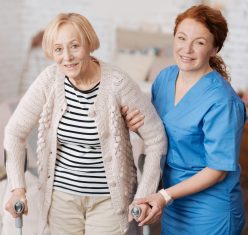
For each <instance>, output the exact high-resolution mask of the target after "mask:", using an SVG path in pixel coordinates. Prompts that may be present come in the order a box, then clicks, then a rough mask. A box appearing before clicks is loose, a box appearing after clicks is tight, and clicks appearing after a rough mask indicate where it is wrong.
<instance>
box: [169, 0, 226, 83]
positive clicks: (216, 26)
mask: <svg viewBox="0 0 248 235" xmlns="http://www.w3.org/2000/svg"><path fill="white" fill-rule="evenodd" d="M186 18H190V19H193V20H195V21H197V22H199V23H202V24H203V25H204V26H205V27H206V28H207V29H208V30H209V32H210V33H211V34H212V35H213V36H214V45H213V46H214V47H215V48H217V51H218V52H219V51H220V50H221V48H222V47H223V44H224V41H225V39H226V37H227V33H228V26H227V21H226V19H225V18H224V16H223V15H222V14H221V12H220V10H217V9H214V8H211V7H209V6H206V5H203V4H201V5H197V6H192V7H190V8H189V9H187V10H186V11H184V12H183V13H181V14H179V15H178V16H177V18H176V21H175V27H174V36H175V34H176V32H177V28H178V26H179V24H180V23H181V22H182V21H183V20H184V19H186ZM209 65H210V66H211V67H212V68H213V69H215V70H216V71H217V72H219V73H220V74H221V75H222V76H223V77H224V79H226V80H230V77H229V73H228V71H227V68H226V65H225V63H224V61H223V60H222V58H221V57H220V56H218V55H216V56H214V57H211V58H210V60H209Z"/></svg>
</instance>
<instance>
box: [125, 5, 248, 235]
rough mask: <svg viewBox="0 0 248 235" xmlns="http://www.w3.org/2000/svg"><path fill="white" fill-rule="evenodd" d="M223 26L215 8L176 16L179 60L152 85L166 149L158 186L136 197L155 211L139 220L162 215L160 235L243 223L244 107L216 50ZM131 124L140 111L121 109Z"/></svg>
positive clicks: (237, 228) (222, 233)
mask: <svg viewBox="0 0 248 235" xmlns="http://www.w3.org/2000/svg"><path fill="white" fill-rule="evenodd" d="M227 32H228V27H227V22H226V20H225V18H224V17H223V16H222V14H221V12H220V11H219V10H216V9H213V8H210V7H208V6H205V5H198V6H193V7H191V8H189V9H188V10H186V11H185V12H183V13H181V14H180V15H178V16H177V18H176V21H175V28H174V45H173V48H174V49H173V50H174V58H175V61H176V65H174V66H171V67H168V68H165V69H164V70H162V71H161V72H160V73H159V75H158V76H157V78H156V80H155V82H154V83H153V86H152V101H153V104H154V106H155V108H156V110H157V112H158V114H159V116H160V118H161V119H162V121H163V124H164V128H165V129H166V132H167V135H168V139H169V149H168V153H167V156H166V159H164V165H163V189H161V190H160V191H159V192H158V193H156V194H152V195H150V196H148V197H146V198H143V199H139V200H137V201H136V203H137V204H142V203H147V204H149V205H150V206H151V208H152V210H151V212H150V213H149V215H148V216H147V217H146V218H145V219H144V220H140V221H139V225H140V226H142V225H145V224H150V223H153V222H155V221H156V220H158V219H159V218H160V216H161V215H163V217H162V234H163V235H178V234H181V235H189V234H190V235H210V234H211V235H227V234H229V235H230V234H232V235H238V234H241V231H242V228H243V226H244V209H243V208H244V206H243V199H242V195H241V190H240V184H239V178H240V167H239V164H238V162H239V149H240V141H241V136H242V131H243V127H244V124H245V119H246V114H245V106H244V104H243V102H242V101H241V100H240V98H239V97H238V96H237V95H236V93H235V92H234V90H233V89H232V87H231V85H230V83H229V76H228V73H227V70H226V66H225V64H224V62H223V60H222V59H221V57H219V56H218V55H217V53H218V52H219V51H220V50H221V48H222V46H223V43H224V41H225V39H226V36H227ZM123 113H125V115H126V116H125V117H126V122H127V125H128V126H129V128H130V129H132V130H136V131H138V129H139V127H140V126H142V125H143V122H144V121H145V118H144V117H143V116H142V113H141V114H139V113H137V111H132V112H130V113H128V112H127V107H124V108H123Z"/></svg>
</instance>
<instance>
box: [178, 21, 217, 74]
mask: <svg viewBox="0 0 248 235" xmlns="http://www.w3.org/2000/svg"><path fill="white" fill-rule="evenodd" d="M213 42H214V37H213V35H212V34H211V33H210V32H209V30H208V29H207V28H206V27H205V26H204V25H203V24H201V23H199V22H197V21H195V20H194V19H190V18H186V19H184V20H183V21H182V22H181V23H180V24H179V25H178V28H177V31H176V34H175V37H174V45H173V54H174V58H175V60H176V63H177V65H178V66H179V68H180V70H181V71H184V72H200V73H201V72H203V73H204V72H205V71H207V70H209V68H210V66H209V59H210V57H211V56H214V55H215V54H216V51H217V49H216V48H214V46H213Z"/></svg>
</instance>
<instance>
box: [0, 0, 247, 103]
mask: <svg viewBox="0 0 248 235" xmlns="http://www.w3.org/2000/svg"><path fill="white" fill-rule="evenodd" d="M199 2H201V1H197V0H188V1H184V0H167V1H164V0H153V1H144V0H125V1H122V0H73V1H72V0H53V1H52V0H42V1H38V0H22V1H21V0H8V1H3V0H0V5H1V8H0V34H1V35H0V84H1V86H0V100H4V99H7V98H10V97H12V96H15V95H17V93H18V87H19V84H20V77H21V74H22V73H23V68H24V65H25V62H26V60H27V53H28V49H29V46H30V42H31V38H32V37H33V36H34V35H35V34H36V33H37V32H38V31H39V30H41V29H43V28H44V27H45V26H46V25H47V23H48V22H49V21H50V20H51V19H52V18H53V17H54V16H55V15H56V14H58V13H59V12H70V11H73V12H78V13H81V14H83V15H85V16H86V17H87V18H88V19H89V20H90V21H91V23H92V24H93V26H94V28H95V29H96V31H97V34H98V36H99V37H100V40H101V48H100V49H99V51H97V52H96V56H99V57H100V58H101V59H103V60H106V61H109V60H110V55H111V53H112V52H113V50H114V48H115V28H116V27H117V26H119V25H122V26H123V25H124V26H127V27H130V28H138V27H140V26H141V25H143V26H147V27H152V28H156V29H160V30H163V31H166V32H171V31H172V28H173V23H174V19H175V16H176V14H177V13H178V12H180V11H182V10H184V9H185V8H187V7H189V6H191V5H192V4H196V3H199ZM237 2H239V3H240V4H238V3H237ZM241 2H242V3H241ZM228 3H229V5H231V7H229V8H228V7H226V11H225V14H226V15H227V16H228V17H229V18H230V22H229V25H230V37H229V39H228V42H227V43H226V46H225V48H224V50H223V56H224V58H226V59H227V62H228V65H230V67H231V72H232V74H233V85H234V87H236V88H237V89H239V88H243V87H245V86H247V81H246V77H247V75H248V70H245V68H246V67H247V64H246V61H247V50H248V42H247V41H248V40H247V36H248V33H247V28H248V27H247V22H248V20H247V18H245V17H246V16H245V15H244V12H245V10H246V11H247V9H248V6H247V3H246V0H237V1H235V4H233V3H232V1H228ZM234 7H235V8H236V10H235V11H233V8H234ZM245 21H246V23H245ZM244 24H246V27H245V25H244ZM237 43H238V44H237ZM37 61H44V60H43V54H41V53H40V54H39V53H36V54H35V53H34V55H31V60H30V61H29V63H30V65H29V69H28V71H26V72H25V73H24V75H25V77H27V80H29V79H31V80H33V79H34V78H35V76H36V75H37V74H38V73H39V72H40V71H41V70H42V69H43V68H44V67H45V63H39V62H37Z"/></svg>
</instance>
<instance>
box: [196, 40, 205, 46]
mask: <svg viewBox="0 0 248 235" xmlns="http://www.w3.org/2000/svg"><path fill="white" fill-rule="evenodd" d="M196 43H197V45H200V46H204V45H205V42H203V41H197V42H196Z"/></svg>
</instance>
